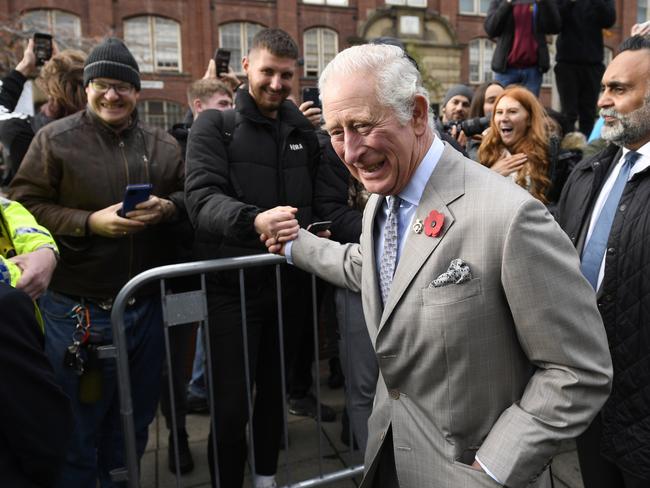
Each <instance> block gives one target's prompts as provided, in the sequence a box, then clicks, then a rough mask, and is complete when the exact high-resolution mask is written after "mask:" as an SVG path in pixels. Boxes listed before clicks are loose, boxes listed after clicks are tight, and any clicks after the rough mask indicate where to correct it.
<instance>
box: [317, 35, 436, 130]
mask: <svg viewBox="0 0 650 488" xmlns="http://www.w3.org/2000/svg"><path fill="white" fill-rule="evenodd" d="M359 73H361V74H363V75H364V76H367V78H366V79H372V78H370V76H373V78H374V80H375V93H376V95H377V100H378V102H379V104H380V105H382V106H384V107H387V108H390V109H392V111H393V112H394V113H395V116H396V117H397V119H398V120H399V122H400V124H402V125H406V124H407V123H408V121H409V120H411V118H412V117H413V109H414V108H415V96H416V95H422V96H424V97H425V98H426V99H427V106H428V105H429V94H428V93H427V90H426V88H424V86H422V77H421V76H420V73H419V71H418V70H417V69H416V67H415V66H414V65H413V63H412V62H411V61H410V60H409V59H408V58H407V57H406V54H405V53H404V51H403V50H402V49H401V48H399V47H397V46H391V45H386V44H383V45H374V44H363V45H361V46H353V47H350V48H348V49H345V50H344V51H341V52H340V53H338V54H337V55H336V57H335V58H334V59H333V60H332V61H330V63H329V64H328V65H327V66H326V67H325V69H324V70H323V73H322V74H321V75H320V80H319V81H318V86H319V88H320V92H321V96H323V94H324V93H326V91H327V84H328V80H329V79H330V78H332V79H336V81H335V82H336V83H340V82H341V79H345V78H350V77H351V76H353V75H356V74H359Z"/></svg>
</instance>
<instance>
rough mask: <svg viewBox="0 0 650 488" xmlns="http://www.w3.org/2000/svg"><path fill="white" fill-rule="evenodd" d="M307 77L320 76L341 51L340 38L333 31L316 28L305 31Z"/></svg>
mask: <svg viewBox="0 0 650 488" xmlns="http://www.w3.org/2000/svg"><path fill="white" fill-rule="evenodd" d="M304 42H305V47H304V49H305V52H304V55H305V76H319V75H320V74H321V72H322V71H323V69H325V66H327V63H329V62H330V61H331V60H332V59H333V58H334V56H336V53H337V52H338V50H339V37H338V34H337V33H336V32H334V31H333V30H332V29H326V28H324V27H316V28H314V29H309V30H306V31H305V36H304Z"/></svg>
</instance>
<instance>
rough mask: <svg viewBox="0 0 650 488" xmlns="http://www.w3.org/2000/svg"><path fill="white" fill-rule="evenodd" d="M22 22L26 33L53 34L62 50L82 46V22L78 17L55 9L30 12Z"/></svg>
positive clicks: (26, 13) (24, 15) (24, 16)
mask: <svg viewBox="0 0 650 488" xmlns="http://www.w3.org/2000/svg"><path fill="white" fill-rule="evenodd" d="M21 21H22V24H23V26H22V27H23V30H25V31H30V32H47V33H50V34H52V35H53V36H54V37H55V39H56V41H57V44H58V45H59V47H61V48H68V47H79V45H80V40H81V20H80V19H79V17H78V16H77V15H74V14H71V13H69V12H64V11H63V10H55V9H42V10H30V11H29V12H25V14H23V16H22V18H21Z"/></svg>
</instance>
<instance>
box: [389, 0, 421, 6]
mask: <svg viewBox="0 0 650 488" xmlns="http://www.w3.org/2000/svg"><path fill="white" fill-rule="evenodd" d="M386 5H406V6H408V7H419V8H426V6H427V0H386Z"/></svg>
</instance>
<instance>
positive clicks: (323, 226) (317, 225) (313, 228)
mask: <svg viewBox="0 0 650 488" xmlns="http://www.w3.org/2000/svg"><path fill="white" fill-rule="evenodd" d="M331 226H332V221H331V220H322V221H320V222H313V223H311V224H309V225H308V226H307V230H308V231H309V232H311V233H312V234H314V235H316V234H318V233H319V232H324V231H326V230H330V227H331Z"/></svg>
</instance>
